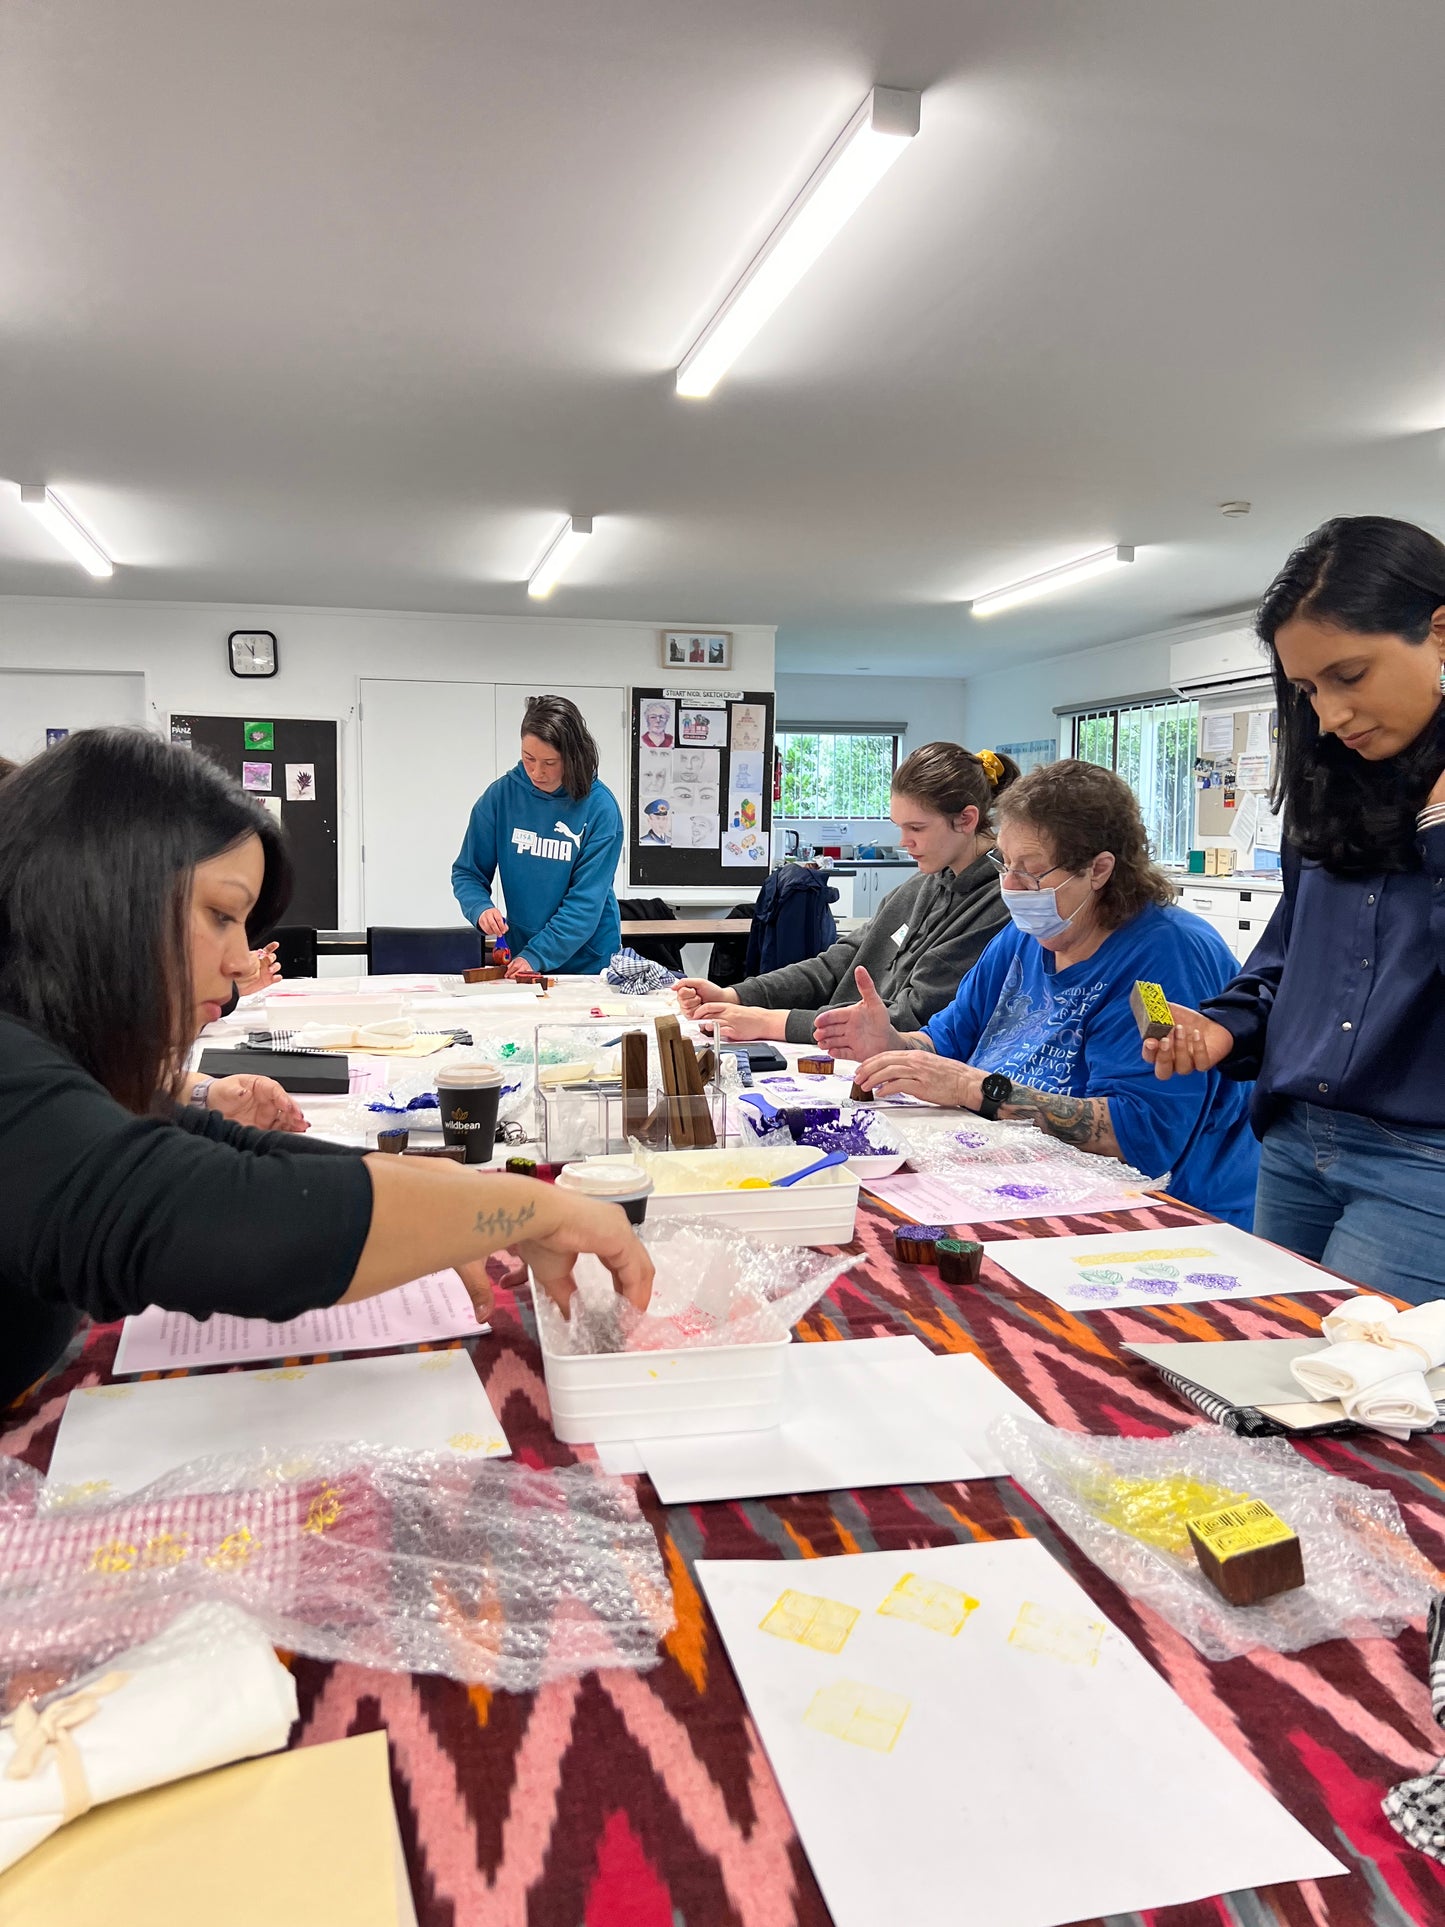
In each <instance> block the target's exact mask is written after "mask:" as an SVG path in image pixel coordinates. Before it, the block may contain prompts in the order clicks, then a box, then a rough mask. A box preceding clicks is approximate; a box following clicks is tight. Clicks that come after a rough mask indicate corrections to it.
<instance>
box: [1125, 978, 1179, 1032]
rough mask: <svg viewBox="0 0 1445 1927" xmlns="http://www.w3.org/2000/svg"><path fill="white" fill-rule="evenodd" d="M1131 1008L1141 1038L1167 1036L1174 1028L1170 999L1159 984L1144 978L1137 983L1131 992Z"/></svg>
mask: <svg viewBox="0 0 1445 1927" xmlns="http://www.w3.org/2000/svg"><path fill="white" fill-rule="evenodd" d="M1129 1008H1130V1010H1132V1011H1133V1013H1134V1022H1135V1023H1136V1024H1137V1025H1138V1026H1139V1036H1140V1037H1141V1039H1142V1038H1145V1037H1167V1036H1168V1035H1169V1033H1170V1031H1171V1030H1173V1028H1174V1019H1173V1018H1172V1017H1171V1016H1170V1015H1169V999H1168V998H1167V997H1166V996H1165V995H1164V991H1163V987H1162V986H1161V985H1159V984H1148V983H1144V982H1143V981H1142V980H1141V981H1140V982H1139V983H1136V984H1135V986H1134V988H1133V989H1132V990H1131V991H1130V992H1129Z"/></svg>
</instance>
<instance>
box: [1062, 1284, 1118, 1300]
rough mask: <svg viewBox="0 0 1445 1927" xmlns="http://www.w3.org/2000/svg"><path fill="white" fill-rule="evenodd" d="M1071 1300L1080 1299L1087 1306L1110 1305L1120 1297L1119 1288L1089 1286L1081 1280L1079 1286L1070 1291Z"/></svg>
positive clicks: (1098, 1285) (1099, 1285) (1097, 1285)
mask: <svg viewBox="0 0 1445 1927" xmlns="http://www.w3.org/2000/svg"><path fill="white" fill-rule="evenodd" d="M1069 1296H1070V1297H1071V1298H1080V1299H1082V1300H1083V1301H1084V1303H1085V1304H1087V1305H1109V1304H1112V1303H1113V1301H1114V1300H1115V1299H1116V1298H1117V1297H1118V1296H1119V1292H1118V1288H1117V1287H1116V1286H1114V1285H1106V1284H1102V1283H1094V1284H1087V1283H1085V1281H1084V1280H1083V1279H1082V1278H1081V1279H1080V1280H1079V1282H1078V1284H1076V1285H1073V1286H1071V1287H1070V1289H1069Z"/></svg>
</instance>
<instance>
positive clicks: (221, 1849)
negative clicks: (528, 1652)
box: [0, 1733, 416, 1927]
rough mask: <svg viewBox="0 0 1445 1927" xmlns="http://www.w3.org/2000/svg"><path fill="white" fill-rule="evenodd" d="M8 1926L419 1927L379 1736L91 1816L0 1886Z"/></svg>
mask: <svg viewBox="0 0 1445 1927" xmlns="http://www.w3.org/2000/svg"><path fill="white" fill-rule="evenodd" d="M0 1920H3V1921H4V1923H5V1927H93V1924H94V1923H100V1922H104V1927H198V1923H204V1927H416V1913H415V1910H414V1908H413V1906H412V1900H411V1888H410V1885H409V1883H408V1881H407V1877H406V1865H405V1862H404V1860H403V1858H402V1851H401V1838H400V1835H399V1834H398V1832H397V1825H396V1809H395V1807H394V1806H393V1805H392V1798H391V1777H390V1773H389V1770H388V1766H387V1749H386V1735H385V1733H364V1734H361V1735H359V1736H358V1737H357V1738H355V1739H350V1740H337V1741H335V1742H334V1743H333V1744H331V1745H329V1746H303V1747H298V1748H297V1749H296V1750H295V1751H294V1752H291V1753H272V1754H269V1755H267V1757H266V1758H264V1759H260V1760H246V1761H244V1762H243V1763H242V1764H241V1765H239V1766H228V1767H222V1768H221V1769H220V1770H219V1771H218V1772H215V1773H202V1774H200V1775H198V1776H197V1777H196V1778H194V1779H190V1780H177V1781H175V1782H174V1783H173V1784H172V1785H170V1786H164V1787H157V1788H156V1789H155V1790H154V1791H153V1792H150V1793H137V1794H134V1795H133V1796H132V1797H131V1798H130V1799H128V1800H114V1801H111V1802H110V1803H109V1805H107V1806H103V1807H96V1808H94V1809H93V1810H92V1811H91V1812H90V1813H87V1814H86V1815H85V1816H84V1817H83V1818H82V1819H79V1820H76V1821H73V1822H72V1823H71V1825H70V1826H68V1827H62V1828H61V1830H60V1832H59V1833H56V1834H52V1835H51V1837H50V1839H48V1840H47V1841H45V1842H44V1843H43V1844H42V1845H41V1846H39V1847H37V1848H36V1850H35V1852H34V1853H32V1854H28V1855H27V1856H26V1858H25V1859H24V1860H21V1861H19V1862H17V1864H16V1865H15V1866H13V1867H12V1868H11V1869H10V1870H9V1872H8V1873H6V1874H4V1875H3V1876H0Z"/></svg>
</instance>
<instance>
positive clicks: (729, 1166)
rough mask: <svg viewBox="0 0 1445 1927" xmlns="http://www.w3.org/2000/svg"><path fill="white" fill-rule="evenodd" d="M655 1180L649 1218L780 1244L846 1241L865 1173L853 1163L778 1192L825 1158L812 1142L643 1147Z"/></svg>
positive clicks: (641, 1155)
mask: <svg viewBox="0 0 1445 1927" xmlns="http://www.w3.org/2000/svg"><path fill="white" fill-rule="evenodd" d="M638 1156H639V1161H640V1162H641V1163H642V1164H643V1165H644V1167H645V1168H646V1171H647V1175H648V1176H649V1177H650V1178H651V1179H652V1197H651V1199H650V1200H649V1202H648V1207H647V1215H648V1219H649V1221H653V1222H655V1221H656V1220H657V1219H659V1218H686V1219H689V1220H691V1221H692V1222H694V1223H702V1224H716V1225H721V1226H722V1227H723V1228H724V1229H725V1230H727V1231H742V1232H746V1234H747V1235H748V1236H749V1237H750V1238H758V1239H760V1240H761V1241H762V1242H763V1243H764V1244H774V1245H846V1244H851V1243H852V1242H853V1226H854V1221H855V1219H856V1218H857V1215H858V1174H857V1173H856V1172H855V1171H853V1170H850V1169H849V1167H848V1166H847V1165H846V1164H835V1165H833V1166H831V1167H830V1168H829V1169H827V1170H825V1171H815V1172H814V1173H813V1175H812V1176H811V1177H807V1178H801V1179H799V1181H798V1183H797V1184H790V1185H785V1186H783V1187H782V1188H781V1189H772V1188H770V1187H771V1186H772V1183H773V1180H774V1179H775V1178H785V1177H787V1176H788V1175H789V1173H790V1172H793V1171H801V1170H803V1169H804V1168H805V1166H807V1165H809V1164H816V1163H817V1162H818V1153H817V1151H816V1150H813V1149H812V1148H810V1147H809V1146H807V1145H804V1144H785V1145H781V1146H779V1145H772V1144H769V1145H761V1144H758V1145H729V1146H727V1147H726V1148H724V1147H719V1148H718V1149H716V1150H712V1151H642V1152H639V1153H638Z"/></svg>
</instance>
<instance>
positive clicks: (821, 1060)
mask: <svg viewBox="0 0 1445 1927" xmlns="http://www.w3.org/2000/svg"><path fill="white" fill-rule="evenodd" d="M797 1069H798V1075H799V1077H831V1076H832V1075H833V1059H832V1058H831V1057H800V1058H799V1059H798V1065H797Z"/></svg>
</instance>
